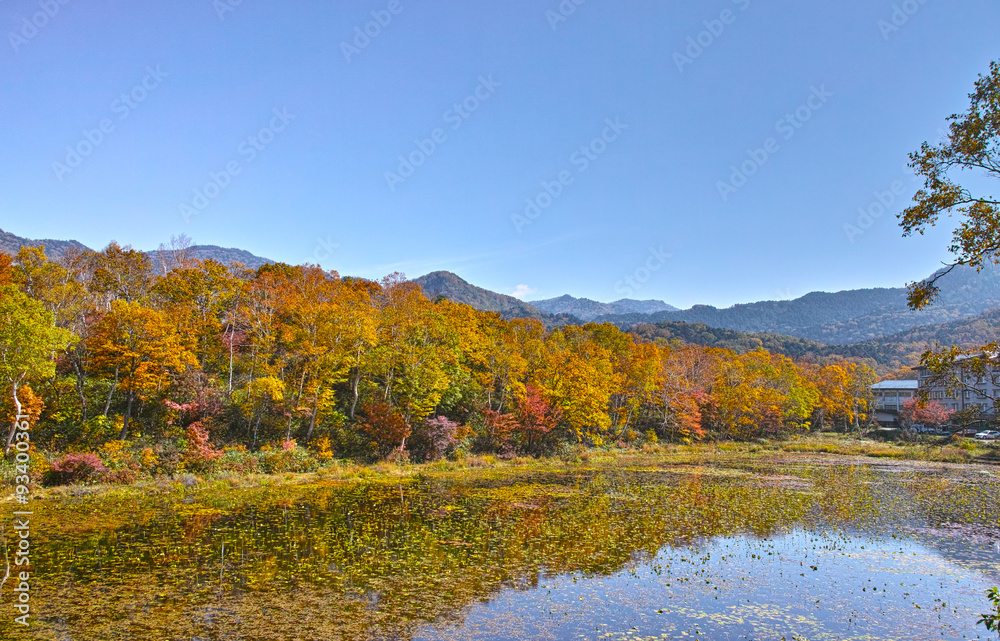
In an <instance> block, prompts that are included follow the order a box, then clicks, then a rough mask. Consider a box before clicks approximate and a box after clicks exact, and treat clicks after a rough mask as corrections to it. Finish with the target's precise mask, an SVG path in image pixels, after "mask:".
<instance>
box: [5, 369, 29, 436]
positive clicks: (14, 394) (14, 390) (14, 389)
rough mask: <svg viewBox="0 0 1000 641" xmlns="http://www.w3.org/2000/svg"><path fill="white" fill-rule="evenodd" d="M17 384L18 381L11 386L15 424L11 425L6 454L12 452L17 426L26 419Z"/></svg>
mask: <svg viewBox="0 0 1000 641" xmlns="http://www.w3.org/2000/svg"><path fill="white" fill-rule="evenodd" d="M17 383H18V381H16V380H15V381H14V382H13V383H12V384H11V388H12V392H11V396H12V397H13V399H14V422H13V423H11V426H10V433H9V434H8V435H7V449H5V450H4V454H6V453H7V452H10V447H11V444H13V443H14V433H15V432H17V424H18V423H19V422H20V421H21V419H22V418H25V417H24V416H23V415H22V414H21V401H20V400H19V399H18V398H17Z"/></svg>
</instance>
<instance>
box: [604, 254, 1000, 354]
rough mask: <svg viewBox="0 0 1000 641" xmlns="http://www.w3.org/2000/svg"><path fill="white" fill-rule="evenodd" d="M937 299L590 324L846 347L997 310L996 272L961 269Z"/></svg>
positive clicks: (816, 300)
mask: <svg viewBox="0 0 1000 641" xmlns="http://www.w3.org/2000/svg"><path fill="white" fill-rule="evenodd" d="M940 285H941V295H940V298H939V299H938V301H937V302H936V303H935V304H934V305H933V306H931V307H930V308H928V309H925V310H922V311H912V310H910V309H909V308H908V307H907V305H906V289H905V288H894V289H858V290H849V291H843V292H836V293H833V294H828V293H822V292H814V293H811V294H806V295H805V296H803V297H801V298H797V299H795V300H787V301H763V302H759V303H748V304H742V305H734V306H733V307H729V308H726V309H717V308H715V307H711V306H708V305H695V306H694V307H692V308H691V309H688V310H684V311H679V312H659V313H656V314H653V315H650V316H645V315H640V314H631V315H624V316H601V317H598V318H596V319H595V322H610V323H613V324H615V325H617V326H619V327H630V326H632V325H634V324H637V323H658V322H661V321H674V322H688V323H703V324H705V325H708V326H710V327H718V328H723V329H733V330H738V331H742V332H752V333H758V332H763V333H773V334H786V335H789V336H797V337H799V338H805V339H808V340H812V341H816V342H819V343H826V344H836V345H846V344H851V343H857V342H862V341H868V340H871V339H874V338H876V337H879V336H887V335H891V334H895V333H898V332H902V331H905V330H908V329H910V328H913V327H920V326H928V325H936V324H939V323H948V322H951V321H955V320H960V319H963V318H969V317H972V316H976V315H978V314H981V313H983V312H985V311H987V310H989V309H991V308H993V307H997V306H1000V268H998V267H996V266H990V267H987V268H986V269H984V270H983V271H982V272H981V273H977V272H976V271H975V270H974V269H971V268H960V269H956V270H955V271H954V272H952V273H951V274H949V275H948V276H946V277H945V278H944V279H942V280H941V282H940Z"/></svg>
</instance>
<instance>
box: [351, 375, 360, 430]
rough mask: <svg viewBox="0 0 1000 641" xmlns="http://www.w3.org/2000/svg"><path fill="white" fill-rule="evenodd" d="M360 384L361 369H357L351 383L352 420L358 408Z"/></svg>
mask: <svg viewBox="0 0 1000 641" xmlns="http://www.w3.org/2000/svg"><path fill="white" fill-rule="evenodd" d="M360 384H361V369H360V368H358V369H357V370H356V371H355V373H354V377H353V379H352V381H351V394H352V397H351V419H353V418H354V410H355V408H356V407H357V406H358V386H359V385H360Z"/></svg>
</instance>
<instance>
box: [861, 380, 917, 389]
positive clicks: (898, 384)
mask: <svg viewBox="0 0 1000 641" xmlns="http://www.w3.org/2000/svg"><path fill="white" fill-rule="evenodd" d="M919 387H920V381H882V382H881V383H875V384H874V385H872V389H883V390H884V389H918V388H919Z"/></svg>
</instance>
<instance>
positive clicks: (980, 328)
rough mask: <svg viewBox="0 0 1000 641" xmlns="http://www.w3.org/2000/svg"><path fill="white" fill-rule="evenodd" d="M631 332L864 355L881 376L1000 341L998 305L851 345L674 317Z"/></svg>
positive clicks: (798, 354)
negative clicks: (936, 354)
mask: <svg viewBox="0 0 1000 641" xmlns="http://www.w3.org/2000/svg"><path fill="white" fill-rule="evenodd" d="M629 331H631V332H632V333H633V334H635V335H636V336H639V337H641V338H645V339H647V340H653V341H655V340H663V341H667V342H676V343H679V344H681V345H704V346H707V347H720V348H725V349H730V350H733V351H735V352H737V353H740V354H742V353H746V352H748V351H750V350H753V349H756V348H758V347H763V348H764V349H766V350H768V351H771V352H774V353H776V354H784V355H785V356H788V357H790V358H795V359H805V360H809V361H814V362H816V361H822V360H824V359H828V358H834V357H842V358H849V359H862V360H866V361H868V363H869V364H870V365H872V366H873V367H874V368H875V369H876V370H877V371H879V372H880V373H883V374H885V373H888V372H892V371H895V370H898V369H900V368H902V367H904V366H911V367H912V366H913V365H916V364H917V363H918V362H919V360H920V356H921V354H923V353H924V352H925V351H927V350H929V349H936V348H938V347H941V346H951V345H957V346H959V347H964V348H970V347H977V346H979V345H984V344H986V343H989V342H992V341H996V340H998V339H1000V309H991V310H989V311H986V312H983V313H982V314H979V315H977V316H973V317H971V318H963V319H961V320H957V321H952V322H949V323H942V324H938V325H929V326H920V327H913V328H910V329H908V330H906V331H903V332H899V333H896V334H892V335H889V336H882V337H879V338H876V339H872V340H867V341H864V342H860V343H854V344H851V345H824V344H822V343H817V342H815V341H811V340H808V339H805V338H799V337H796V336H787V335H781V334H770V333H751V332H740V331H736V330H731V329H721V328H718V327H709V326H708V325H705V324H703V323H685V322H676V321H661V322H659V323H656V324H651V323H643V324H639V325H635V326H633V327H632V328H631V329H630V330H629Z"/></svg>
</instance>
